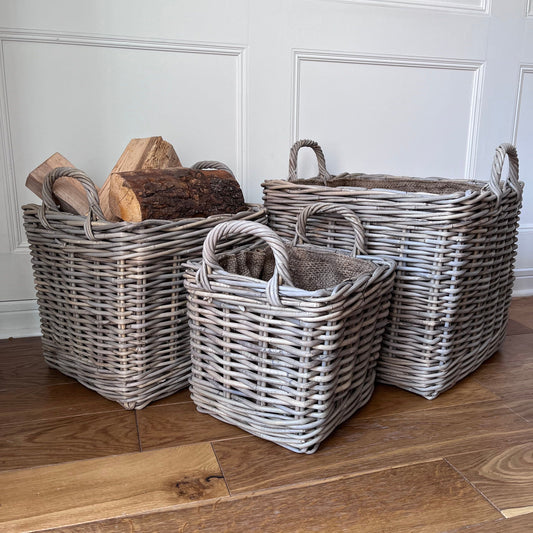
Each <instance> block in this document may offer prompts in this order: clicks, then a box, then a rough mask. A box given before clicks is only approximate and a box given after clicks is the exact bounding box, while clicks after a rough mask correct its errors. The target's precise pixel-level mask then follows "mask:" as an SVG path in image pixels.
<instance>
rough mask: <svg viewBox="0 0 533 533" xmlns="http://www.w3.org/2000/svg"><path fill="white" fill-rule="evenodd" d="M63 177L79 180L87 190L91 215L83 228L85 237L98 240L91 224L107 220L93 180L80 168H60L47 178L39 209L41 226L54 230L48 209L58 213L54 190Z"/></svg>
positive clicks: (89, 214)
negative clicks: (49, 219) (47, 212)
mask: <svg viewBox="0 0 533 533" xmlns="http://www.w3.org/2000/svg"><path fill="white" fill-rule="evenodd" d="M63 176H68V177H70V178H74V179H76V180H78V181H79V182H80V183H81V185H82V186H83V188H84V189H85V192H86V193H87V201H88V203H89V213H88V214H87V216H86V218H85V224H84V226H83V228H84V230H85V235H86V236H87V238H89V239H91V240H96V238H95V236H94V234H93V231H92V226H91V222H92V221H93V220H107V219H106V217H105V215H104V213H103V212H102V208H101V207H100V200H99V198H98V191H97V190H96V186H95V185H94V183H93V181H92V180H91V178H89V176H87V174H85V172H83V170H80V169H78V168H71V167H58V168H55V169H53V170H51V171H50V172H49V173H48V174H47V175H46V176H45V178H44V182H43V188H42V193H41V194H42V199H43V203H42V205H41V208H40V209H39V220H40V222H41V224H42V225H43V226H45V227H46V228H48V229H52V228H51V226H50V223H49V221H48V220H47V218H46V209H51V210H53V211H58V208H57V205H56V203H55V202H54V197H53V189H54V183H55V182H56V180H57V179H59V178H61V177H63Z"/></svg>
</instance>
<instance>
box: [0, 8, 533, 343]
mask: <svg viewBox="0 0 533 533" xmlns="http://www.w3.org/2000/svg"><path fill="white" fill-rule="evenodd" d="M0 25H1V26H0V279H1V280H2V282H1V283H0V338H4V337H9V336H24V335H37V334H39V322H38V314H37V307H36V303H35V291H34V287H33V278H32V271H31V263H30V256H29V250H28V245H27V242H26V238H25V234H24V228H23V224H22V216H21V214H22V213H21V206H22V205H23V204H25V203H29V202H36V201H38V200H37V198H36V197H35V196H34V195H33V194H32V193H31V192H30V191H28V190H27V189H26V187H25V186H24V183H25V180H26V176H27V175H28V173H29V172H30V171H31V170H32V169H33V168H35V167H36V166H37V165H38V164H40V163H41V162H42V161H44V160H45V159H47V158H48V157H49V156H50V155H51V154H53V153H54V152H56V151H59V152H61V153H62V154H63V155H64V156H65V157H67V158H68V159H70V160H71V161H72V162H73V163H74V164H75V165H76V166H79V167H80V168H82V169H83V170H85V171H86V172H87V173H88V174H89V175H90V176H92V177H93V179H94V180H95V182H96V183H97V185H101V184H102V183H103V181H104V180H105V178H106V177H107V175H108V173H109V171H110V170H111V168H112V167H113V166H114V164H115V162H116V161H117V159H118V158H119V156H120V154H121V153H122V150H123V149H124V147H125V146H126V144H127V143H128V142H129V140H130V139H131V138H134V137H148V136H152V135H161V136H163V137H164V138H165V139H167V140H168V141H170V142H171V143H172V144H173V145H174V146H175V148H176V151H177V153H178V155H179V156H180V158H181V160H182V162H183V163H184V164H185V165H189V164H192V163H194V162H195V161H198V160H201V159H215V160H216V159H218V160H221V161H223V162H225V163H226V164H228V165H229V166H230V167H231V168H232V169H233V171H234V172H235V174H236V176H237V179H238V180H239V181H240V183H241V186H242V187H243V190H244V193H245V197H246V198H247V200H249V201H260V197H261V187H260V184H261V182H262V181H263V179H266V178H272V177H286V175H287V161H288V154H289V148H290V146H291V144H292V142H294V140H296V139H297V138H301V137H310V138H314V139H316V140H317V141H318V142H319V143H320V144H321V145H322V147H323V149H324V152H325V155H326V161H327V165H328V169H329V170H330V172H332V173H338V172H344V171H361V172H389V173H391V174H406V175H412V176H428V175H429V176H435V175H436V176H448V177H466V178H474V177H475V178H478V179H488V176H489V175H490V167H491V163H492V156H493V154H494V149H495V148H496V147H497V145H498V144H500V143H501V142H513V143H515V144H516V145H517V148H518V155H519V158H520V170H521V173H520V174H521V179H522V180H523V181H524V182H525V183H526V187H525V192H524V207H523V210H522V217H521V224H520V236H519V248H518V257H517V262H516V284H515V294H516V295H521V296H523V295H530V294H533V182H532V180H531V179H530V176H531V177H532V178H533V150H532V149H531V146H533V0H527V1H526V0H313V1H311V0H291V1H290V2H287V1H286V0H271V1H269V2H257V1H256V0H233V1H232V2H219V1H217V0H196V1H195V2H190V1H188V0H173V1H172V2H168V1H164V2H155V3H147V2H144V1H142V0H114V1H113V2H109V1H107V0H91V2H84V1H82V0H71V1H69V2H65V1H64V0H47V2H42V0H3V1H2V2H0ZM315 168H316V167H315V162H314V160H313V157H312V155H311V154H310V152H309V151H303V152H302V156H301V158H300V161H299V172H300V175H301V176H306V175H310V174H312V173H314V171H315Z"/></svg>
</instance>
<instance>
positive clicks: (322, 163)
mask: <svg viewBox="0 0 533 533" xmlns="http://www.w3.org/2000/svg"><path fill="white" fill-rule="evenodd" d="M303 146H308V147H309V148H312V149H313V152H315V155H316V160H317V163H318V177H319V178H322V181H323V182H324V185H327V184H328V180H329V179H330V178H331V175H330V173H329V172H328V171H327V169H326V158H325V157H324V152H322V148H320V146H319V144H318V143H317V142H316V141H312V140H310V139H301V140H300V141H296V142H295V143H294V144H293V145H292V147H291V151H290V154H289V181H294V180H295V179H296V178H297V177H298V151H299V150H300V148H302V147H303Z"/></svg>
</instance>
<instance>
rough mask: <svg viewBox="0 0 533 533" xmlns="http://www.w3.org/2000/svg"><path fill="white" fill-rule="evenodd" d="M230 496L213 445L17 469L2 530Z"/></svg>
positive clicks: (5, 484)
mask: <svg viewBox="0 0 533 533" xmlns="http://www.w3.org/2000/svg"><path fill="white" fill-rule="evenodd" d="M227 495H228V491H227V488H226V485H225V483H224V479H223V476H222V473H221V472H220V468H219V466H218V463H217V460H216V458H215V455H214V453H213V450H212V449H211V446H210V445H209V444H197V445H194V446H183V447H178V448H168V449H165V450H158V451H154V452H144V453H132V454H126V455H121V456H119V457H106V458H103V459H93V460H87V461H78V462H76V463H75V464H61V465H55V466H45V467H40V468H34V469H26V470H15V471H12V472H3V473H0V501H1V502H2V515H1V518H0V530H2V531H9V532H12V533H16V532H19V531H20V532H22V531H29V530H32V531H33V530H35V529H45V528H50V527H58V526H65V525H71V524H78V523H82V522H88V521H94V520H103V519H106V518H110V517H114V516H124V515H129V514H137V513H146V512H153V511H155V510H161V509H165V508H171V507H175V506H176V505H179V504H188V503H190V502H191V501H192V502H200V501H202V500H206V499H213V498H220V497H223V496H227ZM28 502H31V505H28ZM2 528H3V529H2Z"/></svg>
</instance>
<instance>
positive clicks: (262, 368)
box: [185, 204, 395, 453]
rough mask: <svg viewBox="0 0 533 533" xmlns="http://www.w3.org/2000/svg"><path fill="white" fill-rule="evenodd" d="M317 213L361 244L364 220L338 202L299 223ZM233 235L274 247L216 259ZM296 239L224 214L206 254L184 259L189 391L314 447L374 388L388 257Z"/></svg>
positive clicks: (303, 449)
mask: <svg viewBox="0 0 533 533" xmlns="http://www.w3.org/2000/svg"><path fill="white" fill-rule="evenodd" d="M318 211H321V212H323V213H330V212H336V213H342V214H344V215H345V216H347V218H348V219H349V220H350V223H351V224H354V229H355V231H356V232H357V235H359V237H358V238H357V242H358V247H359V248H360V247H361V245H362V241H363V240H362V237H361V235H360V234H361V231H362V228H361V227H360V223H359V221H358V220H357V218H356V217H354V215H353V214H352V213H350V212H349V211H348V210H345V209H342V208H339V207H337V206H327V205H323V204H319V205H315V206H312V208H311V209H310V210H307V211H305V212H304V213H303V214H302V217H301V218H300V220H299V228H302V227H304V226H305V219H306V217H307V216H309V215H310V214H313V213H317V212H318ZM228 235H255V236H257V237H259V238H261V239H264V240H265V241H266V243H267V244H268V245H269V246H270V248H269V247H267V248H257V249H251V248H250V249H248V250H246V251H243V252H238V251H235V252H232V253H228V254H224V255H221V256H215V253H214V251H215V247H216V245H217V244H218V243H219V241H221V240H222V239H223V238H226V237H227V236H228ZM301 237H302V235H301V234H299V238H301ZM353 239H354V237H353V235H352V242H353ZM296 242H297V241H296V240H295V242H294V243H293V245H292V246H289V245H288V244H284V243H283V242H282V241H281V240H280V238H279V237H278V236H277V235H276V234H275V233H274V232H273V231H272V230H271V229H270V228H268V227H267V226H265V225H262V224H258V223H254V222H248V221H242V222H241V221H231V222H224V223H222V224H220V225H218V226H217V227H216V228H214V229H213V230H212V231H211V232H210V233H209V235H208V236H207V238H206V240H205V243H204V249H203V261H202V262H201V263H199V262H192V263H187V264H186V266H187V267H188V268H187V270H186V272H185V287H186V289H187V291H188V312H189V324H190V328H191V358H192V373H191V386H190V390H191V397H192V399H193V401H194V402H195V404H196V406H197V408H198V410H199V411H200V412H204V413H209V414H210V415H212V416H214V417H216V418H218V419H220V420H222V421H224V422H227V423H230V424H233V425H236V426H238V427H240V428H241V429H244V430H245V431H247V432H249V433H251V434H253V435H256V436H258V437H261V438H263V439H266V440H270V441H273V442H275V443H276V444H279V445H280V446H283V447H285V448H288V449H289V450H292V451H295V452H299V453H313V452H314V451H316V449H317V448H318V446H319V445H320V443H321V442H322V441H323V440H324V439H325V438H326V437H327V436H328V435H329V434H330V433H331V432H332V431H333V430H334V429H335V427H336V426H338V425H339V424H340V423H341V422H343V421H344V420H346V419H347V418H348V417H350V416H351V415H352V414H353V413H354V412H355V411H356V410H357V409H359V408H360V407H362V406H363V405H364V404H365V403H366V402H367V401H368V400H369V399H370V397H371V395H372V392H373V390H374V383H375V367H376V360H377V357H378V355H379V349H380V344H381V339H382V334H383V331H384V328H385V325H386V320H387V315H388V307H389V299H390V294H391V291H392V284H393V278H394V266H395V265H394V262H393V261H391V260H388V259H381V258H378V257H369V256H366V255H364V256H363V255H359V256H355V255H354V254H355V249H354V252H353V253H352V255H350V254H347V253H343V252H335V251H331V250H324V248H322V247H317V246H313V245H308V244H301V243H300V244H296ZM298 242H299V241H298ZM267 280H268V281H267ZM279 280H281V281H282V283H281V284H280V283H279Z"/></svg>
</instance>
